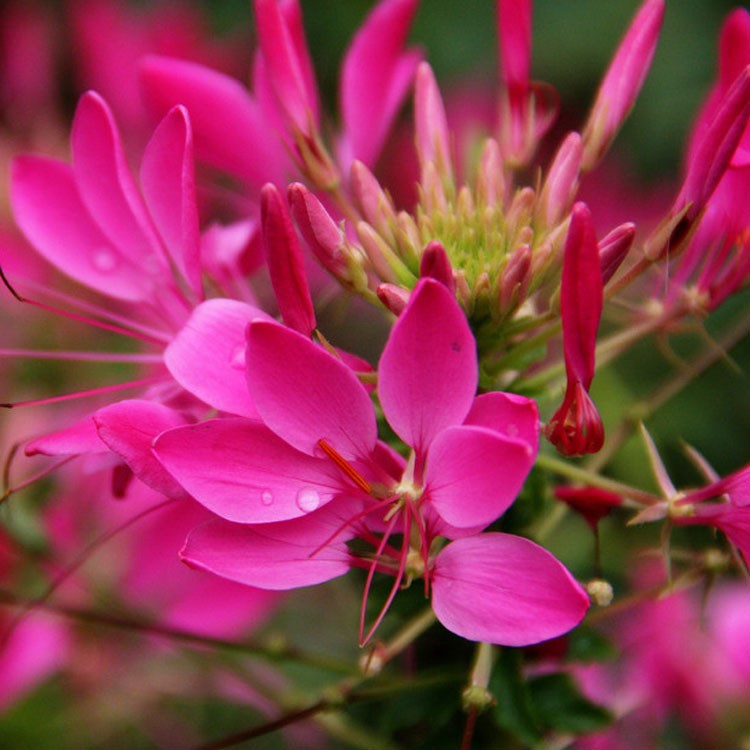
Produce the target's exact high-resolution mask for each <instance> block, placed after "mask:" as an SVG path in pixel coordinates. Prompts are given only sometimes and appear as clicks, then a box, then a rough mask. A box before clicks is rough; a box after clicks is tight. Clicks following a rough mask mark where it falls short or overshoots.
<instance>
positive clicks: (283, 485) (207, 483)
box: [153, 417, 346, 523]
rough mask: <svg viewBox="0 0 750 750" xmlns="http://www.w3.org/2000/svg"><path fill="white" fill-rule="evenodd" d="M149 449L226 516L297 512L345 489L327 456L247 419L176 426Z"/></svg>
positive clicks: (263, 518) (246, 519) (268, 518)
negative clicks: (307, 451) (293, 444)
mask: <svg viewBox="0 0 750 750" xmlns="http://www.w3.org/2000/svg"><path fill="white" fill-rule="evenodd" d="M153 450H154V453H155V454H156V456H157V457H158V459H159V460H160V461H161V463H162V464H163V465H164V466H165V467H166V469H167V471H169V472H170V474H172V476H174V478H175V479H176V480H177V481H178V482H179V483H180V484H181V485H182V486H183V487H184V488H185V489H186V490H187V491H188V492H189V493H190V494H191V495H192V496H193V497H194V498H195V499H196V500H197V501H198V502H199V503H201V505H204V506H205V507H206V508H208V509H209V510H211V511H213V512H214V513H216V514H217V515H219V516H221V517H222V518H226V519H227V520H229V521H237V522H240V523H269V522H272V521H284V520H287V519H289V518H298V517H299V516H304V515H306V514H307V513H310V512H311V511H313V510H316V509H317V508H318V507H320V506H322V505H325V504H326V503H327V502H329V501H330V500H331V499H332V498H333V497H334V496H335V495H336V494H337V493H340V492H341V491H342V490H344V489H346V487H345V486H344V485H343V482H342V480H341V479H340V478H339V477H338V475H337V474H336V473H335V467H334V466H333V465H332V463H331V462H330V461H327V460H324V459H318V458H313V457H312V456H307V455H305V454H304V453H300V452H299V451H297V450H295V449H294V448H292V447H290V446H289V445H288V444H287V443H285V442H284V441H283V440H281V439H279V438H278V437H276V435H274V434H273V433H272V432H271V431H270V430H269V429H268V428H267V427H266V426H265V425H264V424H262V423H260V422H253V421H252V420H249V419H241V418H230V417H228V418H225V419H211V420H208V421H206V422H200V423H198V424H195V425H189V426H187V427H178V428H175V429H173V430H169V431H168V432H164V433H162V434H161V435H160V436H159V437H158V438H157V439H156V441H155V442H154V448H153Z"/></svg>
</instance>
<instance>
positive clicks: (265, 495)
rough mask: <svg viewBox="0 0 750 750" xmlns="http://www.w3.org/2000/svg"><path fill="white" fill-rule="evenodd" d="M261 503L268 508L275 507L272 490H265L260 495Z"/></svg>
mask: <svg viewBox="0 0 750 750" xmlns="http://www.w3.org/2000/svg"><path fill="white" fill-rule="evenodd" d="M260 501H261V502H262V503H263V505H265V506H266V507H268V506H269V505H273V493H272V492H271V490H263V492H261V493H260Z"/></svg>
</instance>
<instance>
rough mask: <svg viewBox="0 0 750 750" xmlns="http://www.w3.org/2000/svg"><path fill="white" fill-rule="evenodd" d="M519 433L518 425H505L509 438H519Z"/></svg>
mask: <svg viewBox="0 0 750 750" xmlns="http://www.w3.org/2000/svg"><path fill="white" fill-rule="evenodd" d="M519 432H520V430H519V429H518V425H516V424H513V422H508V424H506V425H505V433H506V435H508V437H518V434H519Z"/></svg>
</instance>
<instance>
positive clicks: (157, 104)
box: [140, 55, 288, 187]
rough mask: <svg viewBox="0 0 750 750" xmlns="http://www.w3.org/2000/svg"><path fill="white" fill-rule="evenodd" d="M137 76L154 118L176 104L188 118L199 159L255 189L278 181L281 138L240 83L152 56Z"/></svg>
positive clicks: (189, 64)
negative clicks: (228, 133) (179, 105)
mask: <svg viewBox="0 0 750 750" xmlns="http://www.w3.org/2000/svg"><path fill="white" fill-rule="evenodd" d="M140 73H141V82H142V85H143V88H144V90H145V96H146V99H147V101H148V102H149V104H150V106H151V109H153V110H154V111H155V112H156V113H157V114H159V115H161V114H162V113H163V112H164V111H166V110H167V109H169V108H170V107H172V106H174V105H175V104H183V105H184V106H185V107H186V108H187V110H188V111H189V112H190V121H191V124H192V126H193V135H194V137H195V149H196V154H197V156H198V158H199V159H201V160H203V161H205V162H206V163H208V164H210V165H211V166H213V167H217V168H218V169H222V170H224V171H226V172H229V173H230V174H233V175H236V176H237V177H240V178H241V179H243V180H247V181H248V182H250V183H251V184H253V185H256V186H257V187H260V186H261V185H263V184H264V183H265V182H268V181H269V180H272V181H274V182H281V181H282V179H283V175H284V171H285V167H286V165H287V163H288V157H287V155H286V153H285V151H284V147H283V144H282V141H281V138H280V137H279V135H278V134H277V133H276V131H275V130H274V129H273V128H269V127H268V126H267V122H266V118H265V116H264V113H263V111H262V110H261V109H260V108H259V107H258V104H257V102H256V101H255V100H254V99H253V97H252V96H251V94H250V92H249V91H248V90H247V89H246V88H245V87H244V86H242V84H240V83H239V81H236V80H235V79H234V78H230V77H229V76H226V75H223V74H222V73H217V72H216V71H214V70H211V69H210V68H206V67H204V66H202V65H198V64H196V63H192V62H186V61H183V60H173V59H170V58H168V57H159V56H156V55H149V56H147V57H146V58H144V60H143V61H142V63H141V70H140ZM228 122H231V123H232V137H231V138H228V137H227V123H228Z"/></svg>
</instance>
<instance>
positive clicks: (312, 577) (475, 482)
mask: <svg viewBox="0 0 750 750" xmlns="http://www.w3.org/2000/svg"><path fill="white" fill-rule="evenodd" d="M248 354H249V356H250V357H251V358H252V360H253V362H254V363H255V364H254V366H253V367H252V368H251V369H248V381H249V385H250V391H251V394H252V397H253V400H254V403H255V404H256V406H257V408H258V411H259V414H260V416H261V418H262V420H263V422H262V423H259V422H253V421H250V420H219V421H212V422H206V423H202V424H200V425H194V426H189V427H183V428H177V429H174V430H170V431H168V432H166V433H164V434H162V435H161V436H160V437H159V438H158V439H157V440H156V442H155V447H154V450H155V453H156V455H157V456H158V457H159V459H160V460H161V461H162V463H163V464H164V466H165V467H166V468H167V470H168V471H169V472H170V473H171V474H172V475H173V476H174V477H175V479H176V480H177V481H178V482H180V483H181V484H182V485H183V487H184V488H185V489H186V490H187V491H188V492H190V494H192V495H193V496H194V497H195V498H196V499H197V500H198V501H199V502H201V503H203V504H204V505H206V507H208V508H209V509H210V510H212V511H213V512H214V513H216V514H217V515H219V516H221V517H222V518H221V519H217V520H215V521H211V522H209V523H208V524H205V525H203V526H200V527H198V528H197V529H196V530H194V531H193V532H192V534H191V535H190V537H189V538H188V542H187V544H186V547H185V550H184V551H183V557H184V559H185V560H186V561H187V562H188V563H189V564H191V565H194V566H197V567H200V568H203V569H206V570H210V571H212V572H214V573H216V574H218V575H221V576H224V577H227V578H231V579H233V580H237V581H241V582H244V583H247V584H249V585H254V586H258V587H261V588H272V589H286V588H295V587H298V586H305V585H311V584H315V583H319V582H322V581H325V580H328V579H330V578H334V577H336V576H339V575H343V574H344V573H346V572H347V570H348V569H349V568H350V567H352V566H356V567H363V568H365V569H366V570H367V571H368V575H367V582H366V592H367V591H368V590H369V588H370V585H371V582H372V579H373V577H374V575H375V573H376V572H382V573H389V574H391V575H393V576H394V577H395V581H394V584H393V587H392V588H391V592H390V594H389V596H388V597H387V601H386V604H385V606H384V607H383V609H382V610H381V613H380V614H379V615H378V617H377V618H376V621H375V623H374V625H373V626H372V627H371V628H370V629H369V632H367V634H365V626H364V603H365V602H364V600H363V609H362V620H361V632H360V639H361V640H362V641H366V640H367V639H368V638H369V637H370V636H371V634H372V632H373V631H374V629H375V628H376V627H377V625H378V623H379V622H380V621H381V619H382V617H383V616H384V614H385V611H386V609H387V608H388V606H389V604H390V602H391V601H392V599H393V598H394V596H395V594H396V592H397V590H398V588H399V586H400V585H401V584H402V583H404V582H409V581H411V580H412V579H413V578H417V577H421V578H423V579H424V585H425V591H426V593H427V594H430V593H431V595H432V604H433V608H434V610H435V613H436V615H437V617H438V619H439V620H440V621H441V622H443V624H444V625H446V627H448V628H449V629H450V630H452V631H453V632H455V633H457V634H459V635H462V636H464V637H466V638H470V639H475V640H488V641H492V642H495V643H505V644H513V645H521V644H524V643H533V642H537V641H540V640H545V639H547V638H551V637H554V636H555V635H559V634H560V633H563V632H565V631H567V630H569V629H570V628H572V627H573V626H574V625H575V624H577V623H578V622H579V621H580V619H581V617H582V616H583V614H584V612H585V610H586V608H587V606H588V600H587V598H586V596H585V594H584V593H583V591H582V590H581V588H580V587H579V586H578V584H577V583H576V582H575V581H574V579H573V578H572V577H571V576H570V574H569V573H568V571H567V570H566V569H565V568H564V567H563V566H562V565H561V564H560V563H559V562H558V561H557V560H556V559H555V558H554V557H552V556H551V555H550V554H549V553H548V552H546V551H545V550H543V549H542V548H540V547H538V546H537V545H535V544H534V543H533V542H530V541H529V540H527V539H523V538H520V537H514V536H510V535H507V534H500V533H488V534H480V533H479V532H480V531H481V530H482V529H484V528H485V527H486V526H487V525H489V524H490V523H492V522H493V521H494V520H496V519H497V518H498V517H499V516H500V515H501V514H502V513H503V512H504V511H505V510H506V509H507V508H508V507H509V506H510V504H511V503H512V502H513V500H514V499H515V497H516V495H517V493H518V491H519V490H520V488H521V486H522V484H523V482H524V480H525V478H526V475H527V473H528V471H529V469H530V468H531V465H532V463H533V461H534V457H535V454H536V450H537V441H538V418H537V415H536V407H535V405H534V403H533V402H532V401H530V400H529V399H526V398H523V397H519V396H511V395H508V394H503V393H491V394H486V395H483V396H479V397H476V398H475V395H474V394H475V391H476V384H477V361H476V351H475V344H474V340H473V337H472V335H471V332H470V331H469V328H468V326H467V323H466V319H465V317H464V315H463V313H462V312H461V310H460V308H459V307H458V305H457V303H456V301H455V298H454V297H453V296H452V295H451V293H450V292H449V291H448V290H447V289H446V288H445V286H443V285H442V284H441V283H440V282H438V281H435V280H433V279H429V278H428V279H424V280H422V281H421V282H420V283H419V284H418V285H417V287H416V289H415V291H414V293H413V294H412V296H411V298H410V300H409V303H408V304H407V306H406V308H405V310H404V312H403V313H402V315H401V316H400V317H399V319H398V321H397V322H396V324H395V326H394V328H393V330H392V332H391V335H390V337H389V339H388V343H387V344H386V347H385V349H384V351H383V354H382V356H381V359H380V365H379V370H378V392H379V396H380V402H381V404H382V407H383V412H384V414H385V416H386V419H387V420H388V422H389V424H390V426H391V428H392V429H393V430H394V431H395V433H396V434H397V435H398V436H399V437H400V438H401V439H402V440H403V442H404V443H405V444H406V445H407V446H409V448H410V449H411V452H410V456H409V459H408V460H406V461H405V460H404V459H403V458H402V457H401V456H399V455H398V454H396V453H395V452H394V451H393V450H392V449H390V448H389V447H388V446H386V445H385V444H384V443H382V442H379V441H378V438H377V426H376V418H375V411H374V409H373V406H372V403H371V401H370V398H369V396H368V395H367V392H366V390H365V389H364V387H363V386H362V385H361V384H360V383H359V381H358V380H357V378H356V376H355V375H354V374H353V372H352V371H351V369H349V368H348V367H347V366H346V365H344V364H343V363H342V362H341V361H339V360H338V359H337V358H336V357H334V356H333V355H331V354H329V353H328V352H327V351H325V350H323V349H322V348H320V347H317V346H316V345H315V344H313V343H312V342H311V341H310V340H309V339H308V338H307V337H305V336H302V335H300V334H299V333H297V332H295V331H292V330H290V329H286V328H284V327H283V326H280V325H278V324H276V323H264V322H257V323H253V324H252V325H251V326H250V329H249V333H248ZM224 519H225V520H224ZM227 521H233V522H234V523H228V522H227ZM396 537H400V542H394V541H393V540H394V538H396ZM354 538H358V539H359V540H361V542H363V543H365V544H367V545H370V546H371V547H372V548H373V552H372V553H370V554H361V553H358V552H357V551H356V548H351V549H350V548H349V546H348V545H347V543H346V542H347V541H349V540H353V539H354ZM449 540H452V541H450V543H448V544H447V546H443V545H445V544H446V542H448V541H449ZM365 599H366V595H365Z"/></svg>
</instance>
